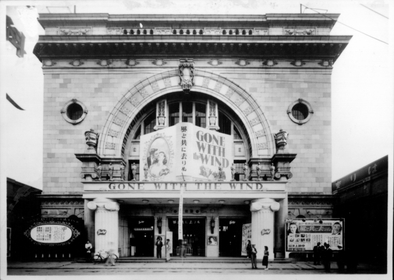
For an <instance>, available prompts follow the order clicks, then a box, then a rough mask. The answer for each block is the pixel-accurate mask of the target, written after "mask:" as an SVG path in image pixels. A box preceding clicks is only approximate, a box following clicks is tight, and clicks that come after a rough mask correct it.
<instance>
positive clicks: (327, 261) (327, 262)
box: [322, 242, 332, 272]
mask: <svg viewBox="0 0 394 280" xmlns="http://www.w3.org/2000/svg"><path fill="white" fill-rule="evenodd" d="M331 257H332V250H331V248H330V244H328V243H326V242H324V251H323V254H322V261H323V265H324V270H325V271H326V272H330V269H331Z"/></svg>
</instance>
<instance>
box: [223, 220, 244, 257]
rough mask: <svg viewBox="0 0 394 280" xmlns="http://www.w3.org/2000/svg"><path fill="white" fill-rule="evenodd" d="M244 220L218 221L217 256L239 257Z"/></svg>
mask: <svg viewBox="0 0 394 280" xmlns="http://www.w3.org/2000/svg"><path fill="white" fill-rule="evenodd" d="M244 223H245V222H244V219H231V218H220V219H219V256H221V257H240V256H241V251H242V224H244Z"/></svg>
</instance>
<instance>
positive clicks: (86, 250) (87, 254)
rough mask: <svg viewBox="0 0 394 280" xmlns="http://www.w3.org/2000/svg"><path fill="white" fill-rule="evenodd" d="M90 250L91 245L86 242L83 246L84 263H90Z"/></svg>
mask: <svg viewBox="0 0 394 280" xmlns="http://www.w3.org/2000/svg"><path fill="white" fill-rule="evenodd" d="M92 249H93V245H92V243H90V241H89V240H88V241H86V244H85V258H86V262H90V261H91V258H92Z"/></svg>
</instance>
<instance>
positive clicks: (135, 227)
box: [129, 217, 154, 257]
mask: <svg viewBox="0 0 394 280" xmlns="http://www.w3.org/2000/svg"><path fill="white" fill-rule="evenodd" d="M129 229H130V246H131V255H132V256H137V257H153V254H154V240H153V238H154V237H153V235H154V231H153V230H154V219H153V217H149V218H148V217H141V218H135V219H131V220H130V221H129ZM133 253H134V254H133Z"/></svg>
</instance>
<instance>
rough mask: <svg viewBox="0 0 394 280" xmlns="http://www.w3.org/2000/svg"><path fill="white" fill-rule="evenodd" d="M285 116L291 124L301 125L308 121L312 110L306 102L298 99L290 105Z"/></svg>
mask: <svg viewBox="0 0 394 280" xmlns="http://www.w3.org/2000/svg"><path fill="white" fill-rule="evenodd" d="M287 114H288V115H289V118H290V119H291V120H292V121H293V122H295V123H296V124H299V125H302V124H305V123H307V122H308V121H309V120H310V118H311V116H312V114H313V110H312V107H311V105H310V104H309V103H308V102H307V101H305V100H303V99H298V100H296V101H295V102H293V103H292V104H290V106H289V108H288V109H287Z"/></svg>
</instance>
